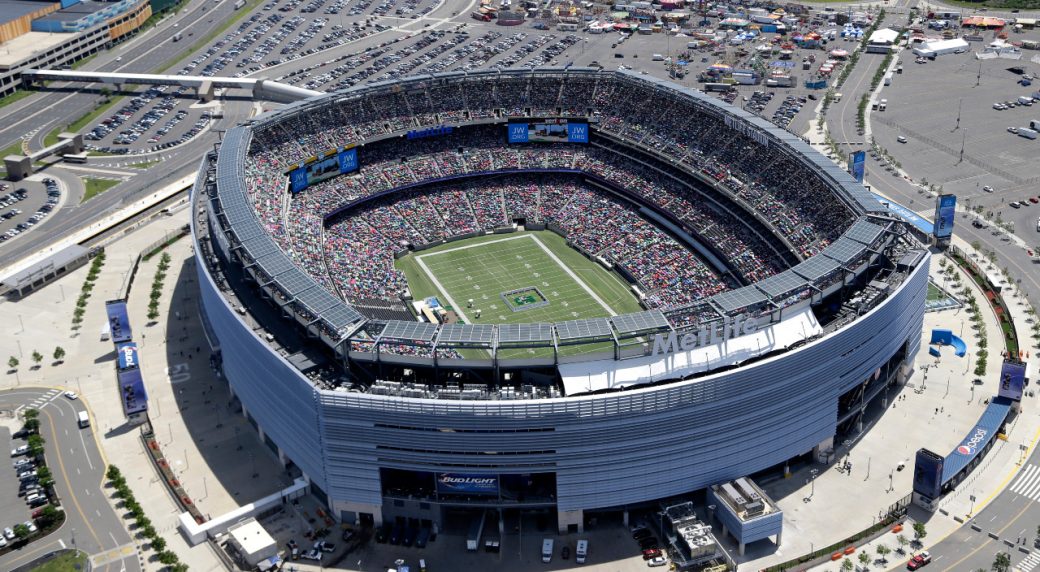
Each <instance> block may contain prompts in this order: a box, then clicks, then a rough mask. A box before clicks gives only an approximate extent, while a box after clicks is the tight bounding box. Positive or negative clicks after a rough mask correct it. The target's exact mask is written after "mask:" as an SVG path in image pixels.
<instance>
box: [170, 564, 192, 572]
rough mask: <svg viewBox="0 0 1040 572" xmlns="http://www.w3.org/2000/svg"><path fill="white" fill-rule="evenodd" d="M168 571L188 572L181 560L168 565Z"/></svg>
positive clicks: (186, 566)
mask: <svg viewBox="0 0 1040 572" xmlns="http://www.w3.org/2000/svg"><path fill="white" fill-rule="evenodd" d="M170 572H188V565H187V564H185V563H183V562H178V563H176V564H174V565H173V566H170Z"/></svg>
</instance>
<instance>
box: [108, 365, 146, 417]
mask: <svg viewBox="0 0 1040 572" xmlns="http://www.w3.org/2000/svg"><path fill="white" fill-rule="evenodd" d="M116 377H117V378H118V379H119V393H120V395H122V396H123V413H124V414H125V415H126V416H127V417H129V416H131V415H134V414H137V413H144V412H145V411H148V394H147V393H145V390H144V379H143V378H142V377H141V370H139V369H131V370H128V371H124V372H120V373H119V374H117V376H116Z"/></svg>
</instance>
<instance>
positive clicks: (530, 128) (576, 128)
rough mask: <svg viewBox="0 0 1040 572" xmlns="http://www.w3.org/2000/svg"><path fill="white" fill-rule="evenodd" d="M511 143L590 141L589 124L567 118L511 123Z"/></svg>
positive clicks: (509, 133) (509, 132)
mask: <svg viewBox="0 0 1040 572" xmlns="http://www.w3.org/2000/svg"><path fill="white" fill-rule="evenodd" d="M507 129H508V130H509V131H508V138H509V142H510V143H588V142H589V124H588V123H587V122H585V121H573V122H572V121H569V120H567V119H539V120H536V121H531V122H527V123H510V124H509V126H508V127H507Z"/></svg>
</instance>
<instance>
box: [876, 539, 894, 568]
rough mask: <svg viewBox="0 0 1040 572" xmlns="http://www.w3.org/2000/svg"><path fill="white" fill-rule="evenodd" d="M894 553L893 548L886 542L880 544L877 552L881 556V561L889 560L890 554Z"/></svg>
mask: <svg viewBox="0 0 1040 572" xmlns="http://www.w3.org/2000/svg"><path fill="white" fill-rule="evenodd" d="M891 553H892V549H891V548H889V547H888V546H885V545H884V544H881V545H878V547H877V554H878V556H880V557H881V562H882V563H885V562H888V555H889V554H891Z"/></svg>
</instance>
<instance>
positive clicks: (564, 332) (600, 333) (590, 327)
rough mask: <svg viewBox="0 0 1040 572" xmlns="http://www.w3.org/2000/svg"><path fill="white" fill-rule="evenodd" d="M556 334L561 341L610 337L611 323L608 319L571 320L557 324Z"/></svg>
mask: <svg viewBox="0 0 1040 572" xmlns="http://www.w3.org/2000/svg"><path fill="white" fill-rule="evenodd" d="M556 334H557V335H558V336H559V337H560V339H561V340H580V339H584V338H602V337H610V336H611V335H613V333H612V332H611V330H610V322H609V321H607V319H606V318H592V319H586V320H570V321H567V322H558V323H557V324H556Z"/></svg>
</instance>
